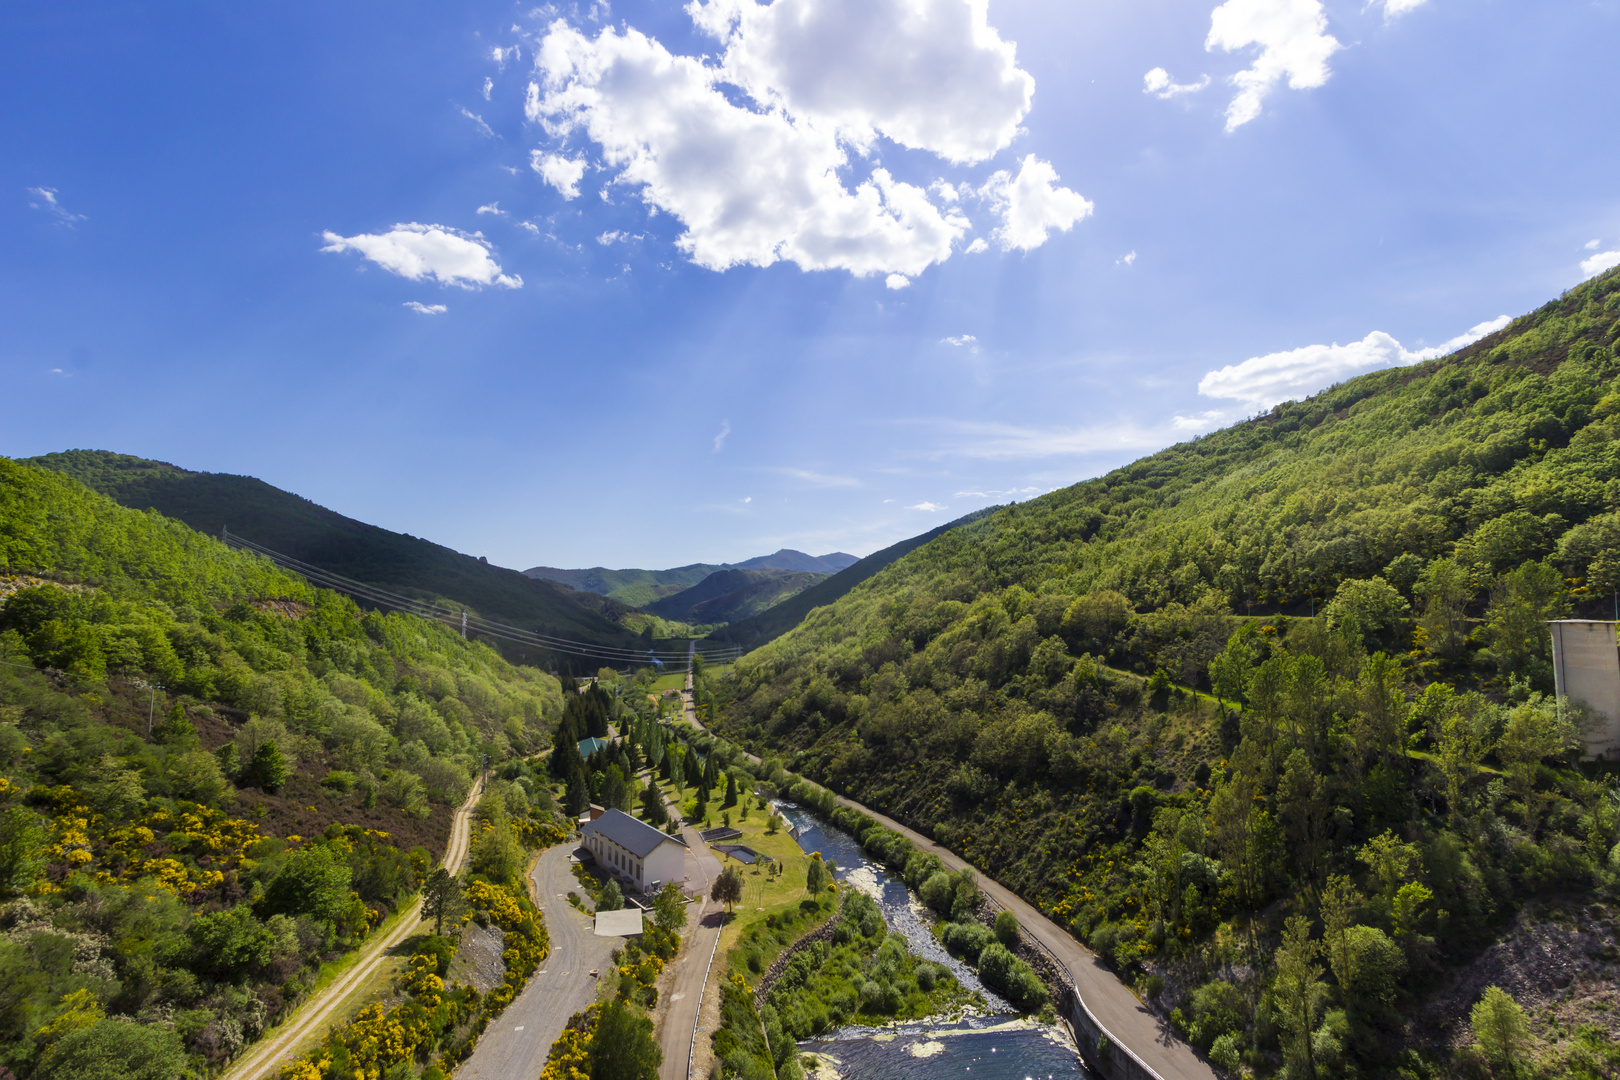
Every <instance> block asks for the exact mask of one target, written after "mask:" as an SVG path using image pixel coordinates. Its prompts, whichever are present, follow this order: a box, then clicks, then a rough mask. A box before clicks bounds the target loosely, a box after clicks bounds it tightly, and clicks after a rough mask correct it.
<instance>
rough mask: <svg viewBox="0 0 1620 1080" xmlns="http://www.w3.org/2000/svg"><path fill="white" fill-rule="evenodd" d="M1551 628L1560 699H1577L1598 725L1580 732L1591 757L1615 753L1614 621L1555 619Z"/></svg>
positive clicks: (1618, 715)
mask: <svg viewBox="0 0 1620 1080" xmlns="http://www.w3.org/2000/svg"><path fill="white" fill-rule="evenodd" d="M1548 625H1549V626H1550V627H1551V628H1552V645H1553V682H1554V686H1555V688H1556V690H1557V693H1558V698H1559V700H1560V701H1562V700H1564V699H1565V698H1568V699H1570V700H1572V701H1580V702H1584V703H1585V704H1586V707H1587V708H1588V709H1590V710H1591V711H1592V718H1593V719H1594V720H1596V721H1598V723H1597V724H1596V725H1595V726H1594V727H1592V728H1591V729H1590V730H1587V731H1583V732H1581V743H1582V745H1583V746H1584V747H1585V749H1586V752H1587V753H1588V754H1590V755H1592V756H1593V757H1611V756H1613V755H1614V754H1616V753H1617V752H1620V645H1617V644H1616V639H1615V626H1616V624H1615V623H1612V622H1603V621H1599V620H1595V619H1559V620H1557V621H1556V622H1552V623H1549V624H1548Z"/></svg>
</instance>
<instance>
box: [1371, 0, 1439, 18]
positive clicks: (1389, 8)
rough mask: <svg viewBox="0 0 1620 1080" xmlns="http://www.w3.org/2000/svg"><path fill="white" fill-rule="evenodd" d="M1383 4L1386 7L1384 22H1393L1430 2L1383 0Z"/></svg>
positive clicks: (1422, 0) (1419, 0)
mask: <svg viewBox="0 0 1620 1080" xmlns="http://www.w3.org/2000/svg"><path fill="white" fill-rule="evenodd" d="M1382 2H1383V5H1384V21H1385V22H1391V21H1393V20H1395V19H1398V18H1400V17H1401V16H1402V15H1405V14H1406V13H1407V12H1409V11H1416V10H1417V9H1418V8H1420V7H1422V6H1423V5H1424V4H1425V3H1427V2H1428V0H1382Z"/></svg>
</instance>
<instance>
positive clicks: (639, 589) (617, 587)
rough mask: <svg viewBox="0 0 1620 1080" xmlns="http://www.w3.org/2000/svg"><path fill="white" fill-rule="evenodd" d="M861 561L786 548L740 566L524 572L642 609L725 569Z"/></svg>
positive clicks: (806, 569) (803, 568)
mask: <svg viewBox="0 0 1620 1080" xmlns="http://www.w3.org/2000/svg"><path fill="white" fill-rule="evenodd" d="M859 561H860V560H859V559H857V558H856V557H855V556H854V555H850V554H848V553H846V552H842V551H834V552H832V553H830V554H827V555H819V556H818V555H806V554H805V553H804V552H802V551H795V550H793V549H792V548H782V549H781V550H780V551H777V552H776V553H775V554H773V555H758V556H755V557H754V558H752V559H745V560H743V561H742V562H739V563H690V564H688V565H686V566H676V567H672V568H671V569H668V570H636V569H626V570H609V569H608V568H607V567H605V566H593V567H590V568H589V569H582V570H565V569H561V568H559V567H555V566H532V567H530V568H529V569H527V570H525V571H523V573H524V574H525V575H527V576H529V577H531V578H545V579H548V580H550V581H555V582H559V583H561V584H563V585H567V586H569V587H570V588H573V589H578V590H579V591H581V592H591V593H597V594H599V595H601V596H607V597H611V598H612V599H614V600H617V601H619V602H620V603H621V604H628V605H629V606H630V607H637V608H640V607H646V606H647V605H648V604H651V603H653V602H654V601H656V600H661V599H663V598H664V597H667V596H673V595H675V594H676V593H679V592H680V591H681V590H683V589H690V588H691V587H692V586H694V585H696V584H698V583H699V582H701V581H703V580H704V579H705V578H707V577H708V576H709V575H710V574H714V573H717V572H719V571H721V570H790V571H795V572H799V573H810V574H836V573H838V572H839V571H840V570H843V569H845V568H846V567H849V566H853V565H854V564H855V563H857V562H859Z"/></svg>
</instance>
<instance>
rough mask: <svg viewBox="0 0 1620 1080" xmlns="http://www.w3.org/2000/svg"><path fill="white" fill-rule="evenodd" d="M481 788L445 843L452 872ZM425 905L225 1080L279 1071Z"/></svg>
mask: <svg viewBox="0 0 1620 1080" xmlns="http://www.w3.org/2000/svg"><path fill="white" fill-rule="evenodd" d="M482 790H483V782H482V781H480V782H479V783H477V784H474V785H473V789H472V791H471V792H470V793H469V794H468V795H467V801H466V802H464V803H462V804H461V809H459V810H457V811H456V816H455V819H454V820H453V821H452V822H451V825H450V842H449V843H448V844H446V845H445V852H444V861H443V862H442V863H441V864H440V865H442V866H444V867H445V868H446V869H448V870H450V871H452V872H454V871H456V870H459V869H460V868H461V864H462V862H463V861H465V860H466V858H467V842H468V833H469V825H470V823H471V821H472V811H473V807H474V806H476V805H477V804H478V796H479V794H480V792H482ZM421 911H422V899H421V897H417V899H416V900H414V901H412V903H411V906H410V907H408V908H406V909H405V910H404V912H403V913H402V914H401V917H400V919H399V921H398V922H396V923H395V924H394V928H393V929H392V930H390V931H389V932H388V933H387V934H384V935H381V936H379V937H376V938H373V939H372V940H370V941H368V942H366V944H365V945H364V946H363V947H362V949H361V953H360V959H359V960H358V961H356V962H355V964H354V966H353V967H351V968H349V970H348V971H345V972H344V973H343V974H342V975H341V976H340V977H339V978H337V979H335V980H334V981H333V982H332V983H330V984H329V985H328V986H327V987H326V989H324V990H322V991H321V992H320V993H319V994H316V995H315V996H314V997H313V998H311V999H310V1000H309V1001H307V1002H305V1003H304V1004H303V1006H301V1007H300V1008H299V1009H298V1011H297V1012H295V1013H293V1015H292V1018H291V1019H289V1020H286V1021H283V1022H282V1024H281V1025H280V1026H279V1027H277V1028H276V1029H274V1030H273V1031H272V1032H271V1033H270V1035H269V1036H268V1037H267V1038H265V1039H263V1040H261V1041H260V1042H258V1043H256V1044H255V1045H254V1046H253V1047H252V1048H251V1049H250V1050H249V1051H248V1052H247V1053H246V1054H244V1055H242V1057H241V1058H239V1059H238V1060H237V1061H236V1062H235V1063H234V1064H233V1065H232V1066H231V1068H230V1069H228V1070H227V1071H226V1072H225V1074H224V1077H223V1080H261V1078H262V1077H267V1076H270V1075H272V1074H274V1073H275V1071H276V1070H277V1069H279V1068H280V1067H281V1066H282V1065H283V1064H284V1063H285V1062H284V1059H285V1058H287V1057H288V1056H289V1055H290V1054H291V1053H292V1051H293V1049H294V1048H295V1047H297V1046H298V1045H299V1044H300V1043H302V1042H303V1041H304V1040H305V1039H306V1038H308V1037H309V1036H310V1035H311V1034H312V1033H314V1032H315V1031H316V1030H317V1029H318V1028H319V1027H320V1025H321V1024H322V1023H324V1022H325V1021H326V1020H327V1019H328V1018H329V1017H330V1016H331V1015H332V1013H333V1011H334V1010H336V1009H337V1007H338V1006H339V1005H341V1004H342V1003H343V1001H344V999H346V998H347V997H348V996H349V995H350V994H351V993H353V992H354V991H355V990H357V989H359V988H360V987H362V986H365V985H366V983H367V982H368V981H369V980H370V978H371V975H372V973H373V972H374V971H376V969H377V965H378V964H380V963H381V962H382V959H383V957H384V956H385V955H387V953H388V951H389V950H390V949H392V948H393V947H394V946H396V945H398V944H399V943H400V942H402V941H404V940H405V939H406V938H407V937H410V935H411V933H412V931H414V930H415V929H416V927H417V924H418V923H419V922H421Z"/></svg>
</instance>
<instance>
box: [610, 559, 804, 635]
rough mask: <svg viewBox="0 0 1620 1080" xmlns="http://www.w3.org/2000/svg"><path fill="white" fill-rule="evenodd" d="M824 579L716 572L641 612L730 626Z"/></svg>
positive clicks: (781, 573)
mask: <svg viewBox="0 0 1620 1080" xmlns="http://www.w3.org/2000/svg"><path fill="white" fill-rule="evenodd" d="M827 577H828V575H827V574H812V573H809V572H807V571H803V570H775V569H772V570H716V571H715V572H714V573H712V574H710V575H709V576H708V577H706V578H704V579H703V580H702V581H700V582H698V583H697V584H696V585H694V586H692V587H691V588H690V589H683V590H681V591H680V592H678V593H676V594H675V595H673V596H666V597H664V598H663V599H662V600H655V601H653V602H652V603H650V604H648V605H647V606H646V607H644V608H642V609H641V610H642V611H645V612H647V613H648V614H650V615H657V616H658V617H660V618H664V619H674V620H677V621H679V622H687V623H697V624H705V623H707V624H713V623H732V622H736V621H738V620H739V619H746V618H748V617H750V616H753V615H758V614H759V613H760V612H762V611H764V610H766V609H767V608H769V607H772V606H773V605H775V604H779V603H781V602H782V601H784V600H787V599H788V598H789V597H792V596H796V595H798V594H799V593H801V592H803V591H804V590H805V589H808V588H810V587H811V586H812V585H815V584H817V583H818V582H822V581H826V580H827Z"/></svg>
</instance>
